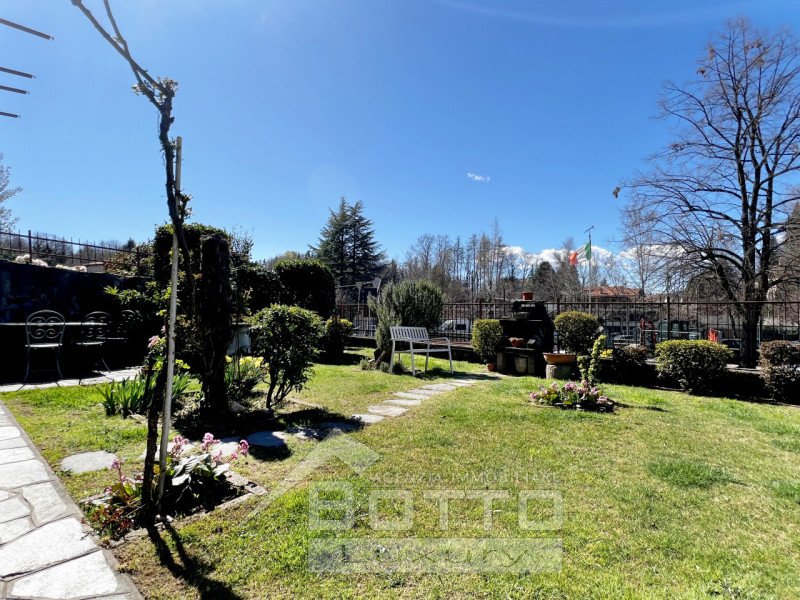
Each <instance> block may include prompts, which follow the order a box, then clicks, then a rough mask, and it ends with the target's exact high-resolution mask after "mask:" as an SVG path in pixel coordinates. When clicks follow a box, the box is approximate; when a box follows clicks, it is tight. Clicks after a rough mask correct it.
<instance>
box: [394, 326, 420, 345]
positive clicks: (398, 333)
mask: <svg viewBox="0 0 800 600" xmlns="http://www.w3.org/2000/svg"><path fill="white" fill-rule="evenodd" d="M389 333H390V335H391V336H392V339H393V340H414V341H415V342H416V341H421V342H427V341H428V340H429V339H430V338H429V337H428V330H427V329H425V328H424V327H404V326H403V325H391V326H390V327H389Z"/></svg>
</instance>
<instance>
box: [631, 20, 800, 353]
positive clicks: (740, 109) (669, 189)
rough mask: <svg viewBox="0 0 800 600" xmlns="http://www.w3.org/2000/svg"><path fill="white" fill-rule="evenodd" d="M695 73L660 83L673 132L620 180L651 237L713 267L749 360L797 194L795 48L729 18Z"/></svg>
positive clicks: (799, 139)
mask: <svg viewBox="0 0 800 600" xmlns="http://www.w3.org/2000/svg"><path fill="white" fill-rule="evenodd" d="M697 75H698V78H697V79H695V80H694V81H692V82H690V83H688V84H686V85H685V86H683V87H681V86H678V85H676V84H674V83H667V84H666V85H665V92H664V95H663V97H662V100H661V103H660V105H661V109H662V111H663V115H664V116H665V117H666V118H669V119H672V120H674V121H676V122H677V124H678V125H679V133H678V135H677V138H676V139H675V141H674V142H673V143H671V144H670V145H669V146H668V147H667V148H666V149H665V150H664V151H662V152H661V153H659V154H657V155H656V156H655V157H654V158H653V160H654V168H653V170H652V171H651V172H650V173H648V174H643V175H640V176H639V177H637V178H636V179H635V180H634V181H632V182H630V183H628V184H626V187H627V188H628V191H629V192H630V193H631V196H632V201H633V202H634V203H638V206H648V207H650V208H652V211H651V216H650V217H649V219H648V225H649V226H650V228H651V230H652V232H653V235H654V238H655V240H656V241H657V243H659V244H663V245H666V246H669V247H670V248H672V249H673V254H672V256H675V257H676V259H679V260H680V261H681V262H683V263H684V264H686V265H690V266H691V267H693V268H694V269H696V270H703V269H706V270H709V271H711V272H712V273H713V274H714V275H715V277H716V280H717V281H718V283H719V286H720V288H721V289H722V291H723V292H724V294H725V296H726V297H727V298H728V299H729V300H730V301H732V302H733V303H735V306H736V310H737V312H738V313H739V315H740V318H741V321H742V323H743V334H742V344H741V355H740V362H741V364H743V365H746V366H754V365H755V363H756V352H757V331H758V323H759V319H760V317H761V314H762V311H763V307H764V301H765V300H766V299H767V294H768V292H769V290H770V289H771V288H772V287H774V286H776V285H779V284H780V283H781V282H782V281H783V278H784V274H785V273H786V272H787V271H786V270H785V269H784V270H781V271H780V272H779V271H777V270H775V269H774V267H775V266H776V257H777V256H778V254H779V252H780V249H781V247H782V245H783V244H784V243H785V240H786V237H785V235H784V234H785V231H786V221H787V219H786V217H787V216H788V212H789V211H790V210H791V209H792V206H793V204H794V203H795V202H796V201H797V199H798V197H799V196H798V192H797V189H796V188H795V187H794V186H793V185H792V183H793V181H795V180H796V177H797V172H798V170H800V161H799V160H798V159H800V94H799V93H798V92H800V47H799V46H798V43H797V41H796V39H795V38H794V36H793V35H792V34H791V33H790V32H788V31H782V32H780V33H777V34H774V35H767V34H766V33H764V32H761V31H759V30H757V29H755V28H754V27H753V26H752V25H751V24H750V23H749V22H748V21H746V20H737V21H733V22H731V23H730V24H729V25H728V28H727V30H726V31H725V32H724V33H723V34H722V35H721V36H719V37H718V38H717V39H716V40H714V41H713V42H712V43H711V44H710V45H709V47H708V52H707V54H706V56H705V57H704V58H703V59H701V60H700V64H699V68H698V69H697Z"/></svg>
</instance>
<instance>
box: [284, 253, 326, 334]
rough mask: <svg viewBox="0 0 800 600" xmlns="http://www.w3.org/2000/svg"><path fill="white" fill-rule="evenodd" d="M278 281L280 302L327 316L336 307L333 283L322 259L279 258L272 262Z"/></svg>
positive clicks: (324, 317)
mask: <svg viewBox="0 0 800 600" xmlns="http://www.w3.org/2000/svg"><path fill="white" fill-rule="evenodd" d="M275 274H276V275H277V276H278V280H279V281H280V283H281V286H282V288H283V289H282V291H281V303H282V304H288V305H292V306H300V307H302V308H307V309H308V310H313V311H314V312H315V313H317V314H318V315H319V316H320V317H322V318H323V319H327V318H328V317H330V316H331V315H332V314H333V311H334V310H335V309H336V282H335V281H334V279H333V273H332V272H331V270H330V268H329V267H328V266H327V265H326V264H325V263H323V262H321V261H319V260H316V259H311V258H300V259H294V260H281V261H278V263H277V264H276V265H275Z"/></svg>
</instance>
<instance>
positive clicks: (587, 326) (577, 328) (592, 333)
mask: <svg viewBox="0 0 800 600" xmlns="http://www.w3.org/2000/svg"><path fill="white" fill-rule="evenodd" d="M554 324H555V326H556V331H558V343H559V346H561V348H562V349H563V350H566V351H567V352H573V353H575V354H580V355H585V354H589V351H590V350H591V348H592V344H594V341H595V339H596V338H597V336H598V335H599V334H600V321H599V320H598V319H597V317H595V316H594V315H592V314H589V313H585V312H580V311H577V310H570V311H567V312H563V313H561V314H560V315H558V316H557V317H556V318H555V321H554Z"/></svg>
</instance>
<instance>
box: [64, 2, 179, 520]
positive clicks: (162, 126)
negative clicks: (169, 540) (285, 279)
mask: <svg viewBox="0 0 800 600" xmlns="http://www.w3.org/2000/svg"><path fill="white" fill-rule="evenodd" d="M71 2H72V4H73V5H74V6H76V7H77V8H78V9H79V10H80V11H81V12H82V13H83V14H84V16H85V17H86V18H87V19H88V20H89V22H90V23H91V24H92V26H93V27H94V28H95V29H96V30H97V32H98V33H99V34H100V35H101V36H102V37H103V39H105V40H106V42H108V44H109V45H110V46H111V47H112V48H113V49H114V50H115V51H116V52H117V53H118V54H119V55H120V56H121V57H122V58H123V59H124V60H125V62H126V63H127V64H128V66H129V67H130V69H131V72H132V73H133V77H134V79H135V81H136V84H135V85H134V86H133V91H134V93H136V94H141V95H143V96H144V97H145V98H147V100H148V101H149V102H150V103H151V104H152V105H153V106H154V107H155V108H156V110H157V111H158V115H159V121H158V140H159V142H160V144H161V151H162V152H163V153H164V169H165V175H166V178H165V187H166V192H167V210H168V211H169V217H170V221H171V222H172V227H173V231H174V232H175V236H176V238H177V240H178V244H179V246H180V248H181V253H182V254H183V257H184V269H185V271H186V277H185V281H186V283H187V285H188V286H189V292H190V293H189V306H186V307H184V308H185V309H186V312H187V313H188V314H189V315H193V314H194V276H193V274H192V262H191V256H190V252H189V247H188V245H187V243H186V240H185V238H184V235H183V221H184V218H185V216H186V208H187V206H186V205H187V203H188V200H189V198H188V196H185V195H183V194H181V193H180V190H179V189H178V187H177V185H176V182H175V152H176V144H175V143H174V142H173V141H172V139H170V137H169V130H170V127H171V126H172V123H173V121H174V120H175V119H174V117H173V116H172V101H173V99H174V98H175V93H176V91H177V89H178V82H177V81H175V80H174V79H170V78H169V77H155V78H154V77H152V76H151V75H150V74H149V73H148V72H147V70H146V69H144V67H142V66H141V65H140V64H139V63H138V62H137V61H136V59H134V57H133V55H132V54H131V51H130V48H129V46H128V42H127V40H126V39H125V37H124V36H123V35H122V32H121V31H120V29H119V26H118V25H117V20H116V18H115V17H114V13H113V11H112V10H111V4H110V2H109V0H103V7H104V9H105V13H106V17H107V19H108V23H109V25H110V29H109V28H108V27H107V26H104V25H103V24H101V23H100V22H99V21H98V20H97V18H96V17H95V15H94V14H93V13H92V12H91V11H90V10H89V9H88V8H86V6H84V4H83V2H82V0H71ZM167 333H168V335H170V336H172V335H173V332H171V331H168V332H167ZM166 373H167V369H166V368H164V369H161V370H160V372H159V374H158V378H157V380H156V390H157V391H156V393H155V394H154V397H161V395H162V394H164V393H165V390H166ZM159 409H160V406H159V403H158V402H152V403H151V408H150V410H149V412H148V418H147V450H146V453H145V463H144V480H143V482H142V506H143V516H144V517H145V518H149V519H152V518H154V517H155V513H156V510H157V506H156V503H157V499H156V498H155V497H154V495H153V485H152V484H153V481H154V474H155V470H154V466H155V455H156V443H157V437H158V419H159V412H160V410H159Z"/></svg>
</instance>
